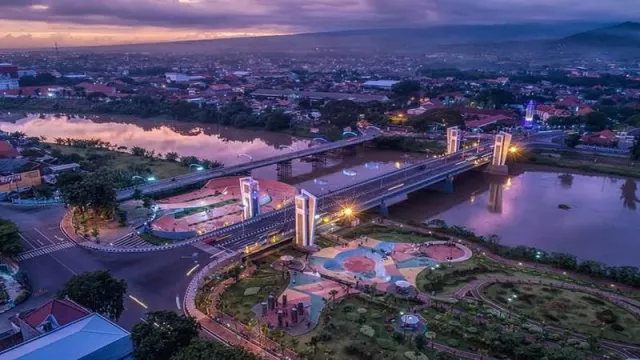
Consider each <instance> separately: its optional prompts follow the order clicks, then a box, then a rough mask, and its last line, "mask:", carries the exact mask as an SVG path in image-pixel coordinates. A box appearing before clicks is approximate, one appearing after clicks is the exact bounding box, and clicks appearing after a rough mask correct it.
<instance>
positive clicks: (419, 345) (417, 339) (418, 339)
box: [413, 334, 427, 350]
mask: <svg viewBox="0 0 640 360" xmlns="http://www.w3.org/2000/svg"><path fill="white" fill-rule="evenodd" d="M413 343H414V344H415V346H416V349H418V350H423V349H424V348H425V346H426V345H427V338H426V337H424V334H418V335H416V336H414V337H413Z"/></svg>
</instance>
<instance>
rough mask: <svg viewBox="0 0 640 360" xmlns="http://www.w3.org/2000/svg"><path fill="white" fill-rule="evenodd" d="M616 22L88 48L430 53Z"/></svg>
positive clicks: (558, 35) (556, 35) (550, 36)
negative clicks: (440, 47) (453, 47)
mask: <svg viewBox="0 0 640 360" xmlns="http://www.w3.org/2000/svg"><path fill="white" fill-rule="evenodd" d="M609 25H611V24H603V23H593V22H564V23H545V24H504V25H450V26H435V27H425V28H397V29H365V30H347V31H333V32H321V33H303V34H293V35H279V36H260V37H246V38H226V39H212V40H193V41H178V42H165V43H154V44H132V45H113V46H102V47H96V48H84V49H86V50H91V49H93V50H99V51H118V52H177V53H190V52H191V53H192V52H200V53H222V52H245V51H246V52H309V51H341V52H347V53H348V52H350V51H354V52H363V51H364V52H367V51H368V52H389V53H393V52H425V51H433V50H434V47H438V46H443V45H467V44H485V43H501V42H524V41H554V40H558V39H570V38H571V35H573V34H588V33H589V31H590V30H592V29H596V28H601V27H603V26H609Z"/></svg>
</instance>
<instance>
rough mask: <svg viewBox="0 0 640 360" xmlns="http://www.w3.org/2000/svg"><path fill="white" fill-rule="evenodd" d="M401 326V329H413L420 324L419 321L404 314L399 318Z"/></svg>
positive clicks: (413, 316)
mask: <svg viewBox="0 0 640 360" xmlns="http://www.w3.org/2000/svg"><path fill="white" fill-rule="evenodd" d="M400 322H401V326H402V327H403V328H409V329H415V328H416V327H417V326H418V324H419V323H420V319H419V318H418V317H417V316H415V315H411V314H405V315H402V316H401V317H400Z"/></svg>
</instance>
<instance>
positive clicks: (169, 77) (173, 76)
mask: <svg viewBox="0 0 640 360" xmlns="http://www.w3.org/2000/svg"><path fill="white" fill-rule="evenodd" d="M164 77H165V80H166V81H167V82H186V81H189V79H190V76H189V75H187V74H180V73H166V74H164Z"/></svg>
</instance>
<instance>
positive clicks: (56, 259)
mask: <svg viewBox="0 0 640 360" xmlns="http://www.w3.org/2000/svg"><path fill="white" fill-rule="evenodd" d="M47 255H49V256H51V258H52V259H53V260H55V261H57V262H58V264H60V265H62V266H63V267H64V268H65V269H67V270H69V272H70V273H72V274H73V275H78V273H77V272H75V271H73V270H71V268H69V267H68V266H67V265H65V264H63V263H62V261H60V260H58V258H56V257H55V256H53V253H48V254H47Z"/></svg>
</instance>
